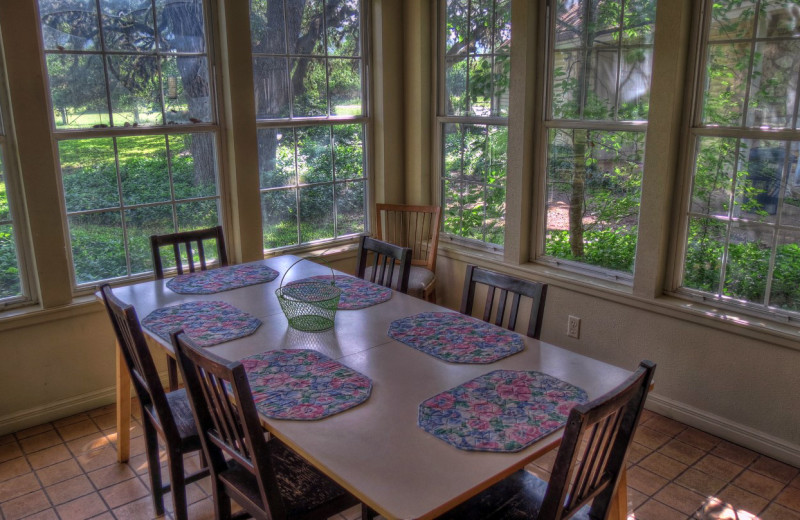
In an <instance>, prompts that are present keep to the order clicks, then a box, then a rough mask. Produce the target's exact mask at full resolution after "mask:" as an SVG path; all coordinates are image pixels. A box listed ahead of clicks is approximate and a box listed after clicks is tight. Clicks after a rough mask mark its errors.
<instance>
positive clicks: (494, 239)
mask: <svg viewBox="0 0 800 520" xmlns="http://www.w3.org/2000/svg"><path fill="white" fill-rule="evenodd" d="M442 141H443V142H444V158H443V165H442V172H443V183H442V194H443V201H444V229H445V231H446V232H447V233H452V234H456V235H459V236H462V237H465V238H472V239H475V240H480V241H482V242H488V243H493V244H497V245H502V244H503V238H504V230H505V207H506V202H505V198H506V189H505V180H506V168H507V147H508V128H507V127H504V126H495V125H471V124H452V123H451V124H446V125H443V136H442ZM451 179H453V180H456V179H457V180H460V181H466V182H452V181H451Z"/></svg>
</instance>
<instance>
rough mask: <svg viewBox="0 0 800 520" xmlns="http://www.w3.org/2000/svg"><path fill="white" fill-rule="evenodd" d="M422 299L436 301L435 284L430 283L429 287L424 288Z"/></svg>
mask: <svg viewBox="0 0 800 520" xmlns="http://www.w3.org/2000/svg"><path fill="white" fill-rule="evenodd" d="M423 296H424V300H425V301H428V302H431V303H436V285H431V287H430V288H429V289H425V294H424V295H423Z"/></svg>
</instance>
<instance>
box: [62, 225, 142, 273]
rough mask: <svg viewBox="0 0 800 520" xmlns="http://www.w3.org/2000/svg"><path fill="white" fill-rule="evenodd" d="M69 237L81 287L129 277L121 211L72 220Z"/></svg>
mask: <svg viewBox="0 0 800 520" xmlns="http://www.w3.org/2000/svg"><path fill="white" fill-rule="evenodd" d="M69 236H70V244H71V245H72V262H73V265H74V266H75V281H76V282H77V283H79V284H82V283H89V282H94V281H97V280H106V279H108V278H117V277H121V276H125V275H127V274H128V269H127V265H126V260H125V239H124V236H123V232H122V217H121V215H120V212H119V211H111V212H101V213H90V214H85V215H72V216H70V217H69Z"/></svg>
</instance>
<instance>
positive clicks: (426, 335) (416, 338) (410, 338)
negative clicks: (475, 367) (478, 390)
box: [389, 312, 525, 363]
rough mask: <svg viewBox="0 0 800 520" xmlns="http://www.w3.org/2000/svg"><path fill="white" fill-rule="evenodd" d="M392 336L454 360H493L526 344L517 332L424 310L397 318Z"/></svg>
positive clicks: (490, 361) (516, 350) (391, 328)
mask: <svg viewBox="0 0 800 520" xmlns="http://www.w3.org/2000/svg"><path fill="white" fill-rule="evenodd" d="M389 336H390V337H391V338H392V339H396V340H397V341H400V342H402V343H405V344H406V345H408V346H410V347H413V348H415V349H417V350H421V351H422V352H425V353H426V354H430V355H431V356H435V357H437V358H439V359H443V360H445V361H450V362H451V363H493V362H495V361H497V360H498V359H503V358H504V357H508V356H510V355H512V354H516V353H517V352H520V351H521V350H522V349H524V348H525V342H524V341H523V339H522V337H521V336H520V335H519V334H517V333H516V332H511V331H510V330H506V329H502V328H500V327H497V326H495V325H492V324H490V323H486V322H484V321H481V320H478V319H475V318H473V317H471V316H465V315H463V314H459V313H457V312H423V313H421V314H415V315H414V316H409V317H407V318H402V319H399V320H395V321H393V322H392V324H391V325H390V326H389Z"/></svg>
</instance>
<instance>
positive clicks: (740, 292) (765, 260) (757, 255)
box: [723, 222, 774, 303]
mask: <svg viewBox="0 0 800 520" xmlns="http://www.w3.org/2000/svg"><path fill="white" fill-rule="evenodd" d="M773 233H774V228H773V227H772V226H764V225H762V224H757V223H752V222H749V223H748V222H732V223H731V226H730V231H729V237H728V255H727V262H726V265H725V285H724V288H723V295H724V296H730V297H731V298H735V299H737V300H746V301H751V302H758V303H763V302H764V296H765V294H766V288H767V279H768V276H767V274H768V272H769V259H770V256H772V244H773V241H774V236H773ZM754 273H757V275H756V276H754Z"/></svg>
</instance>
